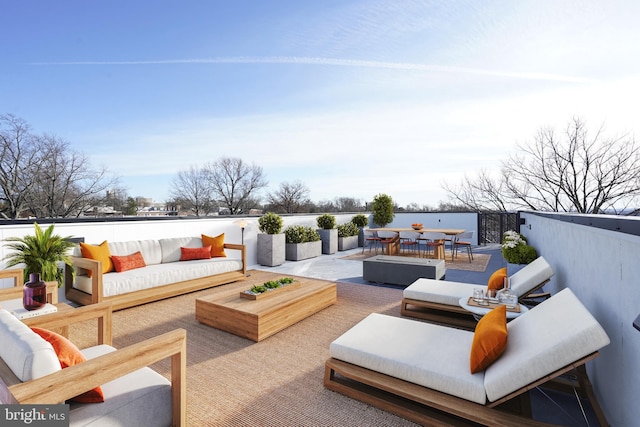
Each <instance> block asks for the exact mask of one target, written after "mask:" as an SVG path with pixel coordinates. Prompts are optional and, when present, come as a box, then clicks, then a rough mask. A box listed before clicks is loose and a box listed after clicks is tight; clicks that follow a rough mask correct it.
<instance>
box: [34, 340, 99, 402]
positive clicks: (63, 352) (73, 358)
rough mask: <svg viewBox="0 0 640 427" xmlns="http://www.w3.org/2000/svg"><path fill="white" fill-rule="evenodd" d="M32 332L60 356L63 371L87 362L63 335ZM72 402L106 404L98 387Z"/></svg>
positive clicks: (73, 399)
mask: <svg viewBox="0 0 640 427" xmlns="http://www.w3.org/2000/svg"><path fill="white" fill-rule="evenodd" d="M31 330H32V331H33V332H35V333H36V334H38V335H40V336H41V337H42V338H43V339H44V340H45V341H47V342H48V343H49V344H51V346H52V347H53V349H54V350H55V352H56V355H57V356H58V360H59V361H60V367H61V368H62V369H64V368H68V367H69V366H75V365H77V364H79V363H82V362H85V361H86V360H87V359H86V358H85V357H84V355H83V354H82V353H81V352H80V350H79V349H78V347H76V345H75V344H74V343H72V342H71V341H69V340H68V339H66V338H65V337H63V336H62V335H60V334H57V333H55V332H52V331H49V330H46V329H42V328H31ZM71 400H72V401H74V402H82V403H100V402H104V396H103V394H102V389H101V388H100V387H99V386H98V387H96V388H94V389H93V390H89V391H87V392H85V393H82V394H80V395H79V396H76V397H74V398H72V399H71Z"/></svg>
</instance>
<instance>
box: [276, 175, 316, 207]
mask: <svg viewBox="0 0 640 427" xmlns="http://www.w3.org/2000/svg"><path fill="white" fill-rule="evenodd" d="M267 202H268V204H269V205H271V208H272V209H273V211H274V212H277V213H300V212H303V209H304V210H308V208H309V204H310V203H311V201H310V200H309V189H308V188H307V186H306V185H304V183H302V182H301V181H295V182H292V183H289V182H282V183H280V187H279V188H278V189H277V190H276V191H274V192H273V193H269V194H268V195H267Z"/></svg>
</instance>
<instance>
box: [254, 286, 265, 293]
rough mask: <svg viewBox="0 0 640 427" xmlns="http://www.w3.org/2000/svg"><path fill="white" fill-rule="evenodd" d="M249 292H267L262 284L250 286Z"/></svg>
mask: <svg viewBox="0 0 640 427" xmlns="http://www.w3.org/2000/svg"><path fill="white" fill-rule="evenodd" d="M251 292H253V293H254V294H261V293H263V292H267V288H266V287H264V286H262V285H256V286H253V287H252V288H251Z"/></svg>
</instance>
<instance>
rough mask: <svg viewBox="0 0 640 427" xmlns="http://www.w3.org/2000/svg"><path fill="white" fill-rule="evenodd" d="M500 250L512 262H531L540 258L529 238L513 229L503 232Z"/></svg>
mask: <svg viewBox="0 0 640 427" xmlns="http://www.w3.org/2000/svg"><path fill="white" fill-rule="evenodd" d="M500 252H502V256H503V258H504V259H505V260H506V261H507V262H508V263H510V264H529V263H531V262H533V261H534V260H535V259H536V258H538V253H537V252H536V249H535V248H534V247H533V246H531V245H529V244H528V243H527V238H526V237H524V236H523V235H522V234H520V233H517V232H515V231H513V230H509V231H507V232H505V233H504V234H503V236H502V244H501V246H500Z"/></svg>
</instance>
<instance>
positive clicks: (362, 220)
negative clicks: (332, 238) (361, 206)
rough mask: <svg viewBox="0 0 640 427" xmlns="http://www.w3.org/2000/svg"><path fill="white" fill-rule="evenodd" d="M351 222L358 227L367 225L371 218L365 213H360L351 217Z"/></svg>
mask: <svg viewBox="0 0 640 427" xmlns="http://www.w3.org/2000/svg"><path fill="white" fill-rule="evenodd" d="M351 222H352V223H353V224H354V225H355V226H356V227H365V226H366V225H367V224H369V218H367V217H366V216H365V215H363V214H358V215H354V216H353V218H351Z"/></svg>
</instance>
